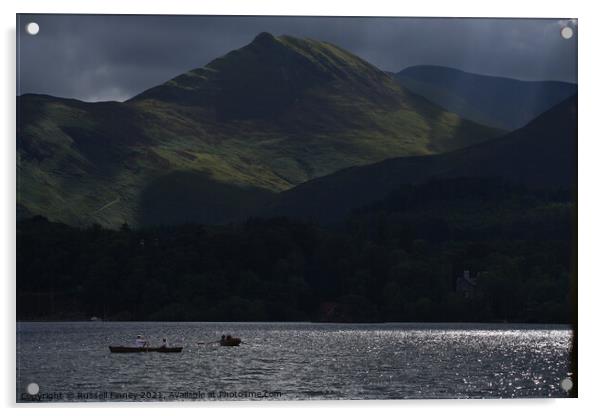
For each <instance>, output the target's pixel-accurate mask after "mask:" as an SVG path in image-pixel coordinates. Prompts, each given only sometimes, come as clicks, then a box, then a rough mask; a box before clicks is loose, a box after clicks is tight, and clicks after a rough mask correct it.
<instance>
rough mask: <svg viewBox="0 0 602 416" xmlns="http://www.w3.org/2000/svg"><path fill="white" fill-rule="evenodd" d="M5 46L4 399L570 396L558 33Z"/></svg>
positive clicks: (572, 26)
mask: <svg viewBox="0 0 602 416" xmlns="http://www.w3.org/2000/svg"><path fill="white" fill-rule="evenodd" d="M17 28H18V30H17V32H18V36H17V54H18V74H17V76H18V84H17V85H18V88H17V94H18V96H17V138H16V140H17V157H18V166H17V186H18V192H17V201H16V203H17V217H18V218H17V293H16V296H17V351H16V353H17V380H16V381H17V382H16V389H17V391H16V399H17V401H19V402H33V401H36V402H37V401H42V402H49V401H77V402H80V401H81V402H83V401H181V400H185V401H196V400H305V399H405V398H412V399H427V398H500V397H501V398H519V397H540V398H543V397H556V398H560V397H569V396H576V395H577V378H576V373H575V369H576V367H575V365H574V363H575V362H576V361H575V360H576V350H575V349H574V348H573V345H574V342H575V339H576V334H575V333H574V332H573V331H572V327H573V325H575V324H576V321H575V314H574V311H575V310H576V309H575V308H576V295H575V293H576V292H575V291H574V288H575V285H576V279H577V276H576V273H575V272H576V270H575V262H574V260H575V258H576V235H575V234H576V232H575V228H574V224H575V221H576V211H575V195H576V191H577V189H576V188H577V187H576V166H577V156H576V149H577V128H576V121H577V106H576V103H577V72H576V59H577V36H578V25H577V21H576V20H574V19H570V18H566V19H497V18H496V19H486V18H482V19H459V18H453V19H451V18H449V19H447V18H378V17H370V18H368V17H366V18H347V17H292V16H291V17H286V16H281V17H261V16H134V15H127V16H125V15H123V16H120V15H110V16H109V15H18V17H17Z"/></svg>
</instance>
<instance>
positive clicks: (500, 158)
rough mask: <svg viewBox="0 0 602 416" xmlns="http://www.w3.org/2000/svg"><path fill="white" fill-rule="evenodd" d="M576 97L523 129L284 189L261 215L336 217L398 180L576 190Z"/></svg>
mask: <svg viewBox="0 0 602 416" xmlns="http://www.w3.org/2000/svg"><path fill="white" fill-rule="evenodd" d="M576 160H577V97H576V96H573V97H571V98H569V99H566V100H565V101H563V102H562V103H560V104H558V105H556V106H555V107H553V108H552V109H550V110H548V111H547V112H545V113H544V114H542V115H541V116H539V117H537V118H536V119H535V120H533V121H532V122H531V123H529V124H527V125H526V126H525V127H523V128H522V129H519V130H516V131H514V132H512V133H509V134H507V135H505V136H503V137H500V138H497V139H493V140H490V141H488V142H486V143H482V144H478V145H475V146H472V147H469V148H466V149H461V150H457V151H454V152H450V153H446V154H442V155H432V156H419V157H401V158H391V159H388V160H385V161H383V162H380V163H375V164H372V165H369V166H361V167H353V168H348V169H344V170H341V171H339V172H336V173H334V174H331V175H327V176H324V177H321V178H317V179H314V180H311V181H308V182H306V183H304V184H302V185H299V186H297V187H295V188H293V189H291V190H289V191H286V192H282V193H281V194H280V195H279V196H278V198H277V199H276V200H275V201H273V202H272V203H271V205H270V207H269V208H268V209H266V211H265V213H264V215H267V216H273V215H276V216H290V217H298V218H303V219H311V220H316V221H319V222H327V223H328V222H337V221H341V220H342V219H344V218H346V216H348V215H349V214H350V213H352V212H353V211H354V210H357V209H359V208H362V207H365V206H368V205H370V204H373V203H375V202H377V201H380V200H383V199H385V198H386V197H387V196H388V195H389V194H390V193H392V192H394V191H395V190H397V189H398V188H399V187H400V186H401V185H405V184H419V183H424V182H426V181H427V180H430V179H445V178H461V177H468V178H501V179H503V180H507V181H510V182H512V183H515V184H520V185H523V186H527V187H531V188H534V189H536V188H540V189H541V188H547V189H563V190H569V191H570V190H574V189H575V183H576V179H577V178H576V168H577V165H576Z"/></svg>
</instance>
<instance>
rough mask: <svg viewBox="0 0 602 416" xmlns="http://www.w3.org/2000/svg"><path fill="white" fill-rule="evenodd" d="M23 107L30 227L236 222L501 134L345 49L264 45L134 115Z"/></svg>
mask: <svg viewBox="0 0 602 416" xmlns="http://www.w3.org/2000/svg"><path fill="white" fill-rule="evenodd" d="M17 108H18V118H19V121H18V132H17V136H18V137H17V143H18V146H17V148H18V158H19V164H18V187H19V188H18V201H17V202H18V208H19V211H18V212H19V214H20V215H24V216H27V215H35V214H41V215H44V216H47V217H49V218H50V219H52V220H57V221H63V222H66V223H69V224H74V225H83V224H89V223H92V222H98V223H100V224H103V225H106V226H110V227H116V226H119V225H120V224H121V223H123V222H128V223H130V224H131V225H140V224H148V223H154V221H161V222H168V223H177V222H181V221H211V222H222V221H227V220H229V219H230V218H232V215H238V213H239V212H240V207H241V205H244V206H246V205H249V206H254V205H256V204H258V203H261V202H263V201H265V200H266V199H267V200H269V199H270V198H272V194H273V193H274V192H279V191H282V190H286V189H290V188H291V187H294V186H296V185H298V184H300V183H303V182H305V181H308V180H311V179H313V178H317V177H320V176H324V175H327V174H330V173H333V172H335V171H337V170H340V169H343V168H347V167H350V166H358V165H364V164H369V163H374V162H378V161H381V160H384V159H387V158H390V157H395V156H405V155H429V154H435V153H439V152H445V151H450V150H454V149H459V148H463V147H466V146H469V145H473V144H475V143H478V142H481V141H485V140H488V139H491V138H493V137H495V136H497V135H499V134H500V131H498V130H494V129H490V128H487V127H483V126H481V125H478V124H475V123H473V122H469V121H466V120H464V119H462V118H460V117H459V116H458V115H456V114H453V113H449V112H446V111H444V110H443V109H442V108H440V107H437V106H436V105H434V104H432V103H430V102H428V101H426V100H425V99H423V98H421V97H419V96H417V95H414V94H412V93H410V92H408V91H406V90H405V89H403V88H402V87H400V86H399V85H398V83H397V82H395V80H394V79H393V78H391V76H389V75H388V74H386V73H384V72H382V71H380V70H378V69H377V68H375V67H374V66H372V65H370V64H369V63H367V62H365V61H363V60H362V59H361V58H359V57H357V56H354V55H352V54H350V53H349V52H346V51H344V50H342V49H340V48H338V47H337V46H335V45H332V44H329V43H326V42H319V41H315V40H309V39H303V40H301V39H296V38H292V37H289V36H280V37H274V36H272V35H270V34H267V33H263V34H260V35H259V36H257V37H256V38H255V39H254V40H253V42H251V43H250V44H249V45H247V46H245V47H243V48H241V49H238V50H235V51H232V52H230V53H228V54H227V55H225V56H223V57H221V58H218V59H216V60H214V61H212V62H211V63H209V64H208V65H207V66H206V67H203V68H199V69H195V70H192V71H190V72H187V73H185V74H182V75H180V76H177V77H175V78H174V79H172V80H169V81H167V82H166V83H164V84H162V85H160V86H157V87H155V88H151V89H149V90H148V91H145V92H143V93H141V94H140V95H138V96H136V97H134V98H133V99H131V100H129V101H127V102H125V103H117V102H106V103H83V102H80V101H76V100H69V99H62V98H56V97H49V96H40V95H24V96H21V97H18V100H17ZM190 178H196V179H198V180H196V179H195V180H190ZM201 178H202V179H201ZM182 195H189V196H190V197H188V198H184V199H182ZM191 195H192V196H191ZM170 201H171V202H170ZM247 201H249V202H247ZM158 204H161V205H158ZM158 206H161V209H160V211H161V212H158V208H157V207H158Z"/></svg>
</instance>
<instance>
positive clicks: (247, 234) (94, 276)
mask: <svg viewBox="0 0 602 416" xmlns="http://www.w3.org/2000/svg"><path fill="white" fill-rule="evenodd" d="M572 201H573V196H572V195H571V194H570V193H569V192H564V191H561V190H534V189H529V188H526V187H524V186H517V185H513V184H511V183H506V182H502V181H501V180H496V179H487V178H483V179H474V178H473V179H468V178H465V179H462V178H460V179H446V180H439V181H430V182H427V183H425V184H422V185H411V186H410V185H407V186H402V187H399V188H398V189H397V190H396V191H395V192H393V193H391V194H390V195H389V196H388V197H387V198H386V199H384V200H383V201H380V202H378V203H376V204H372V205H370V206H368V207H365V208H363V209H361V210H357V211H355V212H354V213H353V214H352V215H350V216H349V217H348V218H347V219H346V220H345V221H343V222H340V223H338V224H336V225H332V226H330V227H326V226H320V225H317V224H314V223H310V222H304V221H300V220H293V219H287V218H264V219H260V218H253V219H249V220H247V221H245V222H242V223H236V224H228V225H201V224H186V225H179V226H162V227H149V228H140V229H133V228H130V227H129V226H128V225H127V224H124V225H123V226H122V227H121V228H120V229H118V230H112V229H106V228H103V227H102V226H100V225H93V226H90V227H87V228H76V227H71V226H68V225H65V224H60V223H53V222H49V221H47V220H46V219H45V218H43V217H34V218H30V219H26V220H22V221H20V222H18V224H17V269H18V273H19V279H18V281H17V319H44V320H48V319H59V320H60V319H89V318H90V317H91V316H98V317H101V318H103V319H111V320H157V321H171V320H173V321H307V320H313V321H341V322H376V321H425V322H426V321H488V322H497V321H509V322H555V323H564V322H569V321H570V313H569V311H570V308H569V283H570V278H569V276H570V271H571V264H572V263H571V262H572V260H573V258H572V256H573V254H572V253H573V238H574V236H573V226H572V215H573V210H574V204H573V202H572ZM464 270H470V271H471V273H473V274H476V273H479V275H478V280H477V284H476V286H475V289H474V293H471V295H470V296H466V294H464V293H461V292H459V291H458V290H457V288H456V285H455V282H456V279H457V278H458V276H460V275H461V274H462V273H463V271H464ZM333 311H334V312H333Z"/></svg>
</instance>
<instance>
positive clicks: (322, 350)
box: [17, 322, 571, 401]
mask: <svg viewBox="0 0 602 416" xmlns="http://www.w3.org/2000/svg"><path fill="white" fill-rule="evenodd" d="M222 333H231V334H233V335H235V336H239V337H241V338H242V339H243V344H242V345H241V346H239V347H220V346H217V345H215V344H212V345H197V342H199V341H212V340H216V339H218V338H219V337H220V335H221V334H222ZM137 334H144V335H145V336H146V338H147V339H149V340H151V342H152V343H154V344H159V341H160V340H161V338H163V337H167V339H168V341H169V342H170V343H171V344H173V345H183V346H184V350H183V351H182V353H180V354H159V353H140V354H111V353H110V352H109V349H108V345H122V344H123V345H129V344H131V342H132V340H133V338H134V337H135V336H136V335H137ZM17 343H18V347H17V400H19V401H28V400H30V399H43V400H51V399H52V400H58V401H70V400H77V401H83V400H92V401H99V400H100V401H104V400H129V401H134V400H196V399H205V400H212V399H220V400H223V399H226V398H229V399H236V400H239V399H277V400H294V399H403V398H481V397H566V396H567V394H566V393H565V392H564V391H563V390H562V389H561V388H560V381H561V380H562V379H564V378H566V377H567V375H569V371H570V362H569V351H570V343H571V331H570V329H569V328H567V327H564V326H541V325H539V326H533V325H507V324H503V325H502V324H500V325H489V324H366V325H347V324H310V323H231V322H228V323H190V322H186V323H172V322H169V323H157V322H69V323H58V322H52V323H46V322H44V323H42V322H27V323H18V324H17ZM33 382H35V383H37V384H38V385H39V386H40V391H39V394H38V395H37V396H33V397H31V396H26V395H23V393H24V392H25V391H26V386H27V385H28V384H29V383H33Z"/></svg>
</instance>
